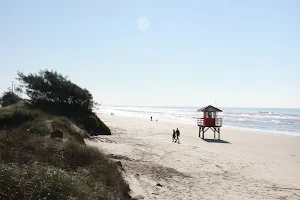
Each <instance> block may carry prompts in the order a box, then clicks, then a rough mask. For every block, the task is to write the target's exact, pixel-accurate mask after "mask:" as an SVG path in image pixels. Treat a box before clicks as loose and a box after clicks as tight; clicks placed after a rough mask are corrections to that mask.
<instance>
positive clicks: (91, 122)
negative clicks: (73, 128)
mask: <svg viewBox="0 0 300 200" xmlns="http://www.w3.org/2000/svg"><path fill="white" fill-rule="evenodd" d="M76 121H77V123H79V124H82V125H83V126H84V128H85V129H86V130H87V131H88V132H89V133H90V134H91V135H111V131H110V129H109V128H108V127H107V126H106V125H105V124H104V123H103V122H102V121H101V120H100V119H99V118H98V117H97V115H96V114H95V113H93V114H92V115H88V116H83V117H81V118H77V120H76Z"/></svg>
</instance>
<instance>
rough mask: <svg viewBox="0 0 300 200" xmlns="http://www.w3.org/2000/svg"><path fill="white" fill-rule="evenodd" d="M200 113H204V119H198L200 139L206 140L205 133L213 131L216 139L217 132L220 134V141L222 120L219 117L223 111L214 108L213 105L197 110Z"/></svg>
mask: <svg viewBox="0 0 300 200" xmlns="http://www.w3.org/2000/svg"><path fill="white" fill-rule="evenodd" d="M197 111H198V112H203V117H202V118H197V125H198V126H199V137H201V133H202V139H204V133H205V132H206V131H207V130H208V129H211V130H212V131H213V132H214V138H216V132H217V133H218V139H220V127H221V126H222V118H218V117H217V113H218V112H222V110H220V109H218V108H216V107H213V106H211V105H209V106H206V107H204V108H200V109H199V110H197Z"/></svg>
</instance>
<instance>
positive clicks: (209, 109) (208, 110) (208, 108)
mask: <svg viewBox="0 0 300 200" xmlns="http://www.w3.org/2000/svg"><path fill="white" fill-rule="evenodd" d="M197 111H198V112H223V111H222V110H220V109H219V108H216V107H213V106H212V105H208V106H205V107H203V108H200V109H199V110H197Z"/></svg>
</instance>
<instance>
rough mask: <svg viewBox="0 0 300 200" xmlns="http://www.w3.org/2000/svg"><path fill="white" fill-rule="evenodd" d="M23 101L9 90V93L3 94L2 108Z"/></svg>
mask: <svg viewBox="0 0 300 200" xmlns="http://www.w3.org/2000/svg"><path fill="white" fill-rule="evenodd" d="M21 100H22V99H21V98H20V97H18V96H17V95H16V94H14V93H12V92H11V91H10V90H8V91H7V92H4V93H3V94H2V101H3V102H2V106H3V107H5V106H9V105H12V104H15V103H18V102H20V101H21Z"/></svg>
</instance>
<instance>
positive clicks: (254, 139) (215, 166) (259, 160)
mask: <svg viewBox="0 0 300 200" xmlns="http://www.w3.org/2000/svg"><path fill="white" fill-rule="evenodd" d="M99 117H100V118H101V119H102V120H103V121H104V122H105V123H106V124H107V125H108V126H109V127H110V128H111V130H112V135H111V136H97V137H94V138H92V139H89V140H86V143H87V144H88V145H91V146H95V147H97V148H99V149H101V150H103V151H104V152H105V153H107V154H110V157H111V158H112V159H115V160H119V161H121V163H122V166H123V168H124V174H123V175H124V177H125V178H126V180H127V181H128V183H129V185H130V188H131V189H132V192H131V194H132V196H136V197H137V199H160V200H162V199H263V200H266V199H272V200H273V199H300V170H299V169H300V137H295V136H284V135H275V134H271V133H270V134H269V133H258V132H254V131H243V130H238V129H229V128H225V127H222V128H221V141H216V140H214V139H213V132H211V131H208V132H206V134H205V137H206V139H207V140H202V139H200V138H199V137H198V127H197V125H196V124H195V125H188V124H179V123H172V122H167V121H162V120H159V121H150V120H146V119H140V118H130V117H121V116H111V115H106V114H101V115H99ZM176 128H179V130H180V132H181V135H180V144H178V143H173V142H172V130H173V129H176Z"/></svg>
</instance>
